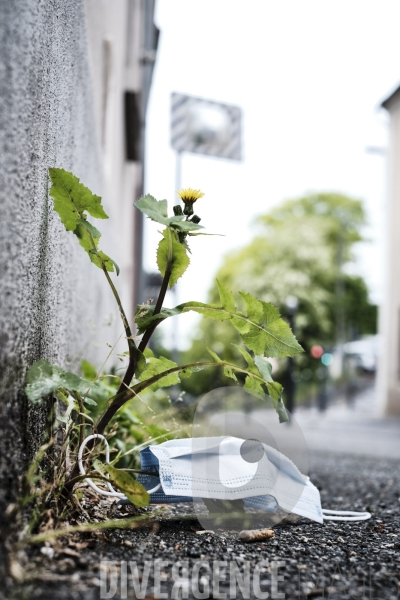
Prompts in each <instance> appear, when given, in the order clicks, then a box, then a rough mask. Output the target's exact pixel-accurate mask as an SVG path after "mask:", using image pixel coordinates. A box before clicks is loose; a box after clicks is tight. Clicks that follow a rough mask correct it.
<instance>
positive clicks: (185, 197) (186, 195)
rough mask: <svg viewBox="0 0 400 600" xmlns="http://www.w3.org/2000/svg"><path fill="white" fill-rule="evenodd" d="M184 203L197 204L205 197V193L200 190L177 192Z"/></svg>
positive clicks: (189, 189) (187, 189)
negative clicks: (197, 201)
mask: <svg viewBox="0 0 400 600" xmlns="http://www.w3.org/2000/svg"><path fill="white" fill-rule="evenodd" d="M176 193H177V194H178V196H180V199H181V200H182V202H196V200H198V199H199V198H202V197H203V196H204V193H203V192H201V191H200V190H192V188H186V189H185V190H178V191H177V192H176Z"/></svg>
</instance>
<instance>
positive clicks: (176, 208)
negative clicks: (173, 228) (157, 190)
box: [172, 204, 183, 217]
mask: <svg viewBox="0 0 400 600" xmlns="http://www.w3.org/2000/svg"><path fill="white" fill-rule="evenodd" d="M172 210H173V211H174V215H175V216H177V217H178V216H180V215H183V212H182V207H181V205H180V204H177V205H176V206H174V207H173V209H172Z"/></svg>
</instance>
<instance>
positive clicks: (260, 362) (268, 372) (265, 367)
mask: <svg viewBox="0 0 400 600" xmlns="http://www.w3.org/2000/svg"><path fill="white" fill-rule="evenodd" d="M254 362H255V365H256V367H257V369H258V370H259V372H260V373H261V375H262V377H263V379H264V381H269V382H271V383H273V382H274V380H273V379H272V365H271V363H270V362H268V361H267V360H266V359H265V358H264V357H263V356H255V357H254Z"/></svg>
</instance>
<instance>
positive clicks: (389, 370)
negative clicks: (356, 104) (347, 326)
mask: <svg viewBox="0 0 400 600" xmlns="http://www.w3.org/2000/svg"><path fill="white" fill-rule="evenodd" d="M383 106H384V107H385V108H386V109H387V110H388V111H389V114H390V138H389V152H388V167H387V168H388V200H387V207H388V210H387V225H386V231H387V239H386V245H387V246H386V247H387V252H386V255H387V265H386V288H385V294H384V303H383V307H382V318H381V319H380V328H381V331H380V333H381V337H382V341H383V347H382V354H381V357H380V361H379V371H378V395H379V398H380V402H381V409H382V412H384V413H386V414H388V415H397V416H400V88H399V89H398V90H397V91H396V92H395V93H394V94H393V95H392V96H391V97H389V98H388V99H387V100H386V101H385V102H384V103H383Z"/></svg>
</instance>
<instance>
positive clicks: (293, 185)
mask: <svg viewBox="0 0 400 600" xmlns="http://www.w3.org/2000/svg"><path fill="white" fill-rule="evenodd" d="M156 22H157V24H158V26H159V27H160V29H161V37H160V46H159V53H158V58H157V63H156V67H155V72H154V81H153V88H152V92H151V98H150V105H149V112H148V146H147V152H148V155H147V181H146V191H147V192H149V193H151V194H153V195H154V196H155V197H156V198H158V199H162V198H167V199H168V200H169V203H170V206H171V209H172V206H173V204H175V203H176V201H175V195H174V191H175V154H174V151H173V150H172V149H171V147H170V140H169V135H170V133H169V132H170V129H169V126H170V94H171V92H173V91H176V92H180V93H184V94H189V95H195V96H201V97H204V98H209V99H212V100H217V101H221V102H228V103H232V104H237V105H239V106H241V107H242V109H243V113H244V128H243V140H244V160H243V162H241V163H237V162H232V161H227V160H223V159H215V158H209V157H203V156H199V155H193V154H186V155H184V156H183V165H182V186H183V187H194V188H200V189H201V190H203V191H204V192H205V193H206V195H205V197H204V199H202V200H200V201H199V202H198V203H197V206H196V208H197V210H198V212H199V213H200V214H201V217H202V225H205V226H207V230H208V231H210V232H216V233H224V234H225V236H226V237H215V238H204V237H199V238H193V239H192V240H191V247H192V252H193V257H192V264H191V266H190V267H189V270H188V272H187V274H186V275H185V277H184V279H182V280H181V282H182V283H181V284H180V285H179V302H183V301H186V300H205V299H206V294H207V291H208V289H209V287H210V285H211V284H212V282H213V279H214V276H215V272H216V270H217V268H218V266H219V265H220V263H221V259H222V256H223V255H224V253H226V252H227V251H229V250H230V249H232V248H235V247H237V246H239V245H243V244H245V243H246V242H247V241H249V240H250V239H251V237H252V235H253V234H254V227H253V228H252V226H251V223H252V220H253V219H254V217H255V216H256V215H257V214H260V213H263V212H266V211H267V210H268V209H269V208H271V207H272V206H274V205H276V204H277V203H279V202H281V201H282V200H284V199H286V198H289V197H295V196H300V195H302V194H304V193H305V192H309V191H338V192H342V193H344V194H348V195H351V196H354V197H357V198H361V199H363V200H364V202H365V207H366V210H367V214H368V218H369V222H370V227H369V228H368V231H367V232H366V233H367V235H368V236H369V238H370V239H371V240H372V241H371V243H370V244H369V245H368V246H365V245H364V246H363V247H362V248H360V250H359V256H360V258H359V263H358V266H357V270H358V272H359V273H360V274H362V275H363V276H364V277H365V278H366V279H367V281H368V284H369V287H370V290H371V296H372V298H373V299H374V300H375V301H378V302H379V300H380V298H381V297H382V282H383V271H384V258H383V257H384V252H383V238H384V210H385V169H386V159H385V157H384V156H381V155H376V154H368V153H367V152H366V151H365V148H366V147H367V146H379V147H386V145H387V124H388V118H387V115H386V113H385V111H383V110H378V106H379V103H380V101H381V100H382V99H383V98H384V97H385V96H386V95H387V94H388V93H389V92H390V91H391V90H392V89H393V88H394V87H395V86H396V85H397V84H398V83H399V82H400V60H399V57H400V35H399V23H400V2H399V1H398V0H379V1H378V0H375V1H373V2H372V1H368V0H361V1H359V0H351V1H349V0H334V1H333V0H328V1H327V0H324V1H322V0H301V1H299V0H279V1H278V0H274V1H272V0H158V5H157V11H156ZM158 238H159V234H158V233H157V226H156V224H154V223H149V222H147V224H146V255H147V259H146V268H147V269H148V270H155V269H156V266H155V251H154V247H155V244H156V240H157V239H158ZM172 301H173V300H172V299H170V302H169V304H171V303H172ZM184 318H185V319H186V321H185V324H184V325H183V326H182V327H183V329H184V330H187V328H188V327H189V326H190V325H191V324H192V320H191V319H190V317H187V316H185V317H184ZM188 319H189V320H188Z"/></svg>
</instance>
